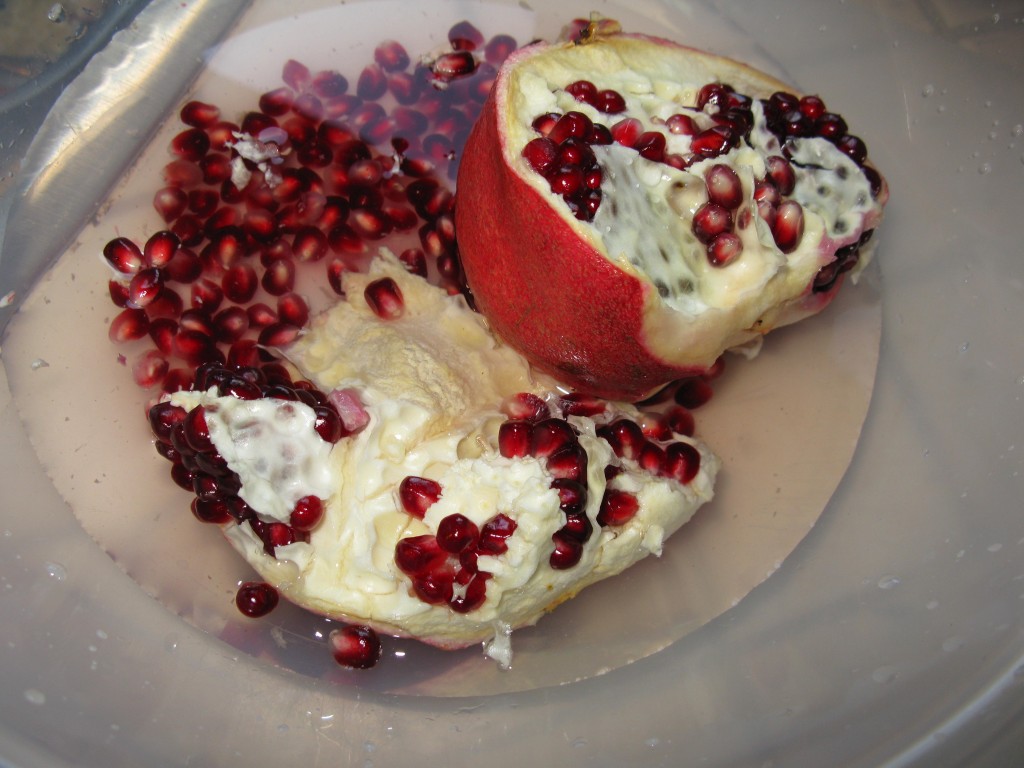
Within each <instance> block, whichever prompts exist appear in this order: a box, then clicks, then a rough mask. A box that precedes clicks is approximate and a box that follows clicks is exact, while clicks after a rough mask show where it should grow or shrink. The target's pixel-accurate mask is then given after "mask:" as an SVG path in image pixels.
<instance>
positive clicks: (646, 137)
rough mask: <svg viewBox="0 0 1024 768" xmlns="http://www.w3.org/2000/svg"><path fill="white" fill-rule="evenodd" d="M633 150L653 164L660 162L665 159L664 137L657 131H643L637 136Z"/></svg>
mask: <svg viewBox="0 0 1024 768" xmlns="http://www.w3.org/2000/svg"><path fill="white" fill-rule="evenodd" d="M633 149H635V150H636V151H637V152H639V153H640V157H645V158H647V159H648V160H653V161H654V162H659V163H660V162H661V161H662V160H663V159H664V157H665V135H664V134H662V133H658V132H657V131H644V132H643V133H641V134H640V135H639V136H637V139H636V142H635V143H634V144H633Z"/></svg>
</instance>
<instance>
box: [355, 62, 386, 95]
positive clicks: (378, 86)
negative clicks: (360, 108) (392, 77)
mask: <svg viewBox="0 0 1024 768" xmlns="http://www.w3.org/2000/svg"><path fill="white" fill-rule="evenodd" d="M387 89H388V80H387V77H386V76H385V74H384V70H383V69H381V68H380V67H379V66H377V65H376V64H370V65H368V66H366V67H365V68H364V69H363V71H362V72H361V73H360V74H359V80H358V81H356V94H357V95H358V96H359V98H361V99H365V100H366V101H374V100H375V99H379V98H380V97H381V96H383V95H384V94H385V93H386V92H387Z"/></svg>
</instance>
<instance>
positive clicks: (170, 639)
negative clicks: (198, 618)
mask: <svg viewBox="0 0 1024 768" xmlns="http://www.w3.org/2000/svg"><path fill="white" fill-rule="evenodd" d="M177 649H178V636H177V635H176V634H174V633H173V632H172V633H171V634H169V635H168V636H167V637H165V638H164V650H165V651H167V652H168V653H173V652H174V651H176V650H177Z"/></svg>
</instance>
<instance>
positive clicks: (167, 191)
mask: <svg viewBox="0 0 1024 768" xmlns="http://www.w3.org/2000/svg"><path fill="white" fill-rule="evenodd" d="M187 204H188V195H187V194H186V193H185V192H184V191H183V190H182V189H180V188H178V187H164V188H163V189H160V190H158V191H157V193H156V194H155V195H154V196H153V208H155V209H156V212H157V213H159V214H160V216H161V217H162V218H163V220H164V221H166V222H167V223H168V224H169V223H170V222H172V221H174V220H175V219H176V218H178V217H179V216H180V215H181V214H182V213H183V212H184V211H185V206H186V205H187Z"/></svg>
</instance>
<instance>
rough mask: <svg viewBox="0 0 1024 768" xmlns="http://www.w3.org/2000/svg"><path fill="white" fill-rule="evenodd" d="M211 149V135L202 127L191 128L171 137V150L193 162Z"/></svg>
mask: <svg viewBox="0 0 1024 768" xmlns="http://www.w3.org/2000/svg"><path fill="white" fill-rule="evenodd" d="M209 150H210V137H209V136H207V135H206V131H204V130H202V129H200V128H189V129H188V130H187V131H182V132H181V133H179V134H178V135H177V136H175V137H174V138H173V139H171V151H172V152H174V154H176V155H178V156H179V157H181V158H183V159H185V160H189V161H191V162H193V163H195V162H198V161H199V160H200V159H201V158H202V157H203V155H205V154H206V153H207V152H208V151H209Z"/></svg>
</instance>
